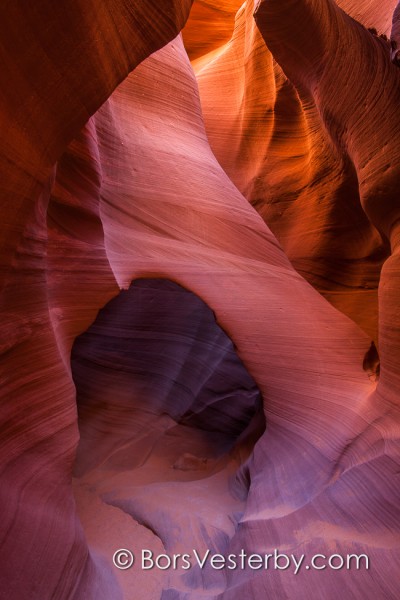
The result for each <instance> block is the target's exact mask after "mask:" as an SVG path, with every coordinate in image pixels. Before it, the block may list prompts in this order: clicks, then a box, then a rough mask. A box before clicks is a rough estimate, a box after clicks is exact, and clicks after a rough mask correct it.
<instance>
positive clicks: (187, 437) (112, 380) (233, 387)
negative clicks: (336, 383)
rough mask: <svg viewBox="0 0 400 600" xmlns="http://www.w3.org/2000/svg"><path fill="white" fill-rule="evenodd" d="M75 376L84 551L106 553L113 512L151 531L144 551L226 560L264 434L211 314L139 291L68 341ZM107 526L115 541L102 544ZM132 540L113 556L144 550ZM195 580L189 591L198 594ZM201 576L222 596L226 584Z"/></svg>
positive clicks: (141, 286)
mask: <svg viewBox="0 0 400 600" xmlns="http://www.w3.org/2000/svg"><path fill="white" fill-rule="evenodd" d="M72 372H73V378H74V381H75V385H76V389H77V405H78V414H79V430H80V436H81V438H80V444H79V447H78V453H77V458H76V463H75V470H74V472H75V496H76V499H77V504H78V511H79V514H80V517H81V520H82V523H83V526H84V529H85V532H86V534H87V536H88V540H89V544H90V545H91V547H92V548H94V549H97V550H98V551H99V552H100V553H103V554H104V553H108V552H111V551H112V543H113V539H114V537H115V536H116V535H118V534H117V532H118V531H119V526H120V525H119V523H118V519H119V517H118V514H116V513H115V512H114V513H113V514H112V516H110V512H109V511H110V507H112V510H114V511H115V510H118V511H120V512H121V511H122V513H124V517H123V519H124V521H125V519H126V516H128V517H129V519H130V520H131V522H132V523H134V524H135V526H136V527H137V526H138V524H140V526H141V527H145V528H146V529H147V532H146V533H144V532H142V534H143V536H144V538H143V542H142V545H143V544H147V546H148V545H149V544H150V545H151V540H149V539H147V538H146V536H148V535H149V531H151V535H153V537H154V536H155V537H156V538H158V539H157V540H156V542H157V543H160V542H161V543H162V545H163V547H164V548H168V550H169V551H179V550H181V551H183V552H184V551H188V550H190V549H192V548H199V549H201V548H202V547H204V548H206V549H208V548H215V549H216V550H219V551H223V550H224V549H225V548H226V546H227V544H228V541H229V539H230V538H231V537H232V535H233V533H234V531H235V528H236V523H237V520H238V519H239V517H240V515H241V513H242V512H243V509H244V500H245V496H246V477H245V476H243V475H244V474H245V473H246V468H244V469H242V470H240V469H239V473H240V474H241V475H240V476H238V475H237V473H238V468H240V466H241V465H243V464H244V463H245V461H246V460H247V458H248V457H249V455H250V453H251V451H252V449H253V447H254V444H255V442H256V441H257V439H258V438H259V436H260V435H261V434H262V432H263V431H264V429H265V424H264V413H263V409H262V399H261V395H260V392H259V390H258V388H257V386H256V384H255V382H254V380H253V379H252V377H251V376H250V375H249V374H248V372H247V371H246V369H245V367H244V366H243V364H242V362H241V361H240V359H239V357H238V356H237V354H236V352H235V349H234V346H233V344H232V341H231V340H230V339H229V337H228V336H227V335H226V334H225V333H224V331H223V330H222V329H221V328H220V327H219V326H218V325H217V323H216V321H215V317H214V314H213V312H212V311H211V310H210V308H209V307H208V306H207V305H206V304H205V303H204V302H203V301H202V300H201V299H200V298H198V297H197V296H196V295H194V294H193V293H191V292H189V291H187V290H185V289H184V288H182V287H181V286H179V285H177V284H175V283H173V282H171V281H168V280H161V279H160V280H157V279H140V280H136V281H135V282H134V283H133V284H132V285H131V287H130V288H129V290H127V291H122V292H121V293H120V294H119V295H118V296H117V297H116V298H114V299H113V300H112V301H110V302H109V303H108V304H107V305H106V306H105V307H104V308H103V309H102V310H101V311H100V312H99V314H98V316H97V318H96V320H95V322H94V323H93V324H92V325H91V327H90V328H89V329H88V330H87V331H86V332H85V333H84V334H82V335H81V336H80V337H79V338H78V339H77V340H76V342H75V345H74V347H73V352H72ZM155 498H156V499H157V500H156V502H154V499H155ZM120 516H121V515H120ZM104 521H107V522H108V523H110V522H113V523H114V525H113V531H112V532H108V533H104V534H103V536H102V539H100V538H101V535H100V534H99V531H98V529H99V528H100V529H101V530H103V531H104V529H103V528H104ZM96 529H97V531H96ZM128 530H129V527H128ZM128 530H127V529H126V527H125V526H124V533H123V534H122V533H121V534H120V536H121V535H123V536H124V537H123V539H121V537H120V538H119V539H116V540H115V544H116V545H117V547H118V546H121V547H124V546H128V547H129V546H132V543H133V542H135V543H138V544H139V546H140V542H139V540H140V539H142V538H141V534H140V533H139V534H138V531H137V530H136V531H135V532H134V533H133V532H132V534H130V533H129V531H128ZM153 542H155V540H154V539H153ZM137 551H140V548H137ZM116 575H117V576H118V575H119V574H116ZM160 576H162V573H161V575H160ZM198 576H199V581H196V575H195V574H193V573H192V574H191V575H190V578H191V579H190V582H189V583H187V582H186V585H189V587H191V588H196V587H197V586H199V587H201V585H202V582H201V577H204V574H198ZM209 576H210V577H211V579H212V583H213V585H217V586H218V581H214V580H215V578H217V580H218V579H221V578H222V575H221V574H218V573H216V572H212V573H211V572H210V573H209ZM162 585H163V588H164V584H162ZM146 586H148V582H146ZM220 587H221V589H223V587H224V584H223V582H222V579H221V582H220ZM144 597H147V596H144ZM148 597H152V596H151V591H150V589H149V594H148Z"/></svg>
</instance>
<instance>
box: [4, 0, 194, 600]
mask: <svg viewBox="0 0 400 600" xmlns="http://www.w3.org/2000/svg"><path fill="white" fill-rule="evenodd" d="M190 4H191V3H190V2H189V1H188V2H184V1H181V0H176V1H161V2H158V1H157V2H140V1H138V2H133V3H130V2H124V1H122V0H120V1H116V0H114V1H104V2H102V3H100V5H99V3H98V2H90V1H89V2H87V1H86V0H85V1H84V2H83V1H79V0H77V1H75V2H74V3H73V5H71V3H70V2H63V1H61V2H58V3H57V6H56V7H55V6H54V3H51V2H47V1H45V0H39V1H38V2H35V3H33V4H30V5H27V4H26V3H22V2H18V1H17V2H5V3H3V4H2V6H1V9H0V11H1V18H0V28H1V34H0V35H1V50H0V52H1V64H2V69H1V74H0V78H1V83H0V87H1V96H0V127H1V132H2V148H1V152H0V174H1V181H2V186H1V206H2V209H1V210H2V224H3V227H2V236H1V237H2V245H1V272H2V291H1V314H2V317H1V351H2V354H1V382H2V386H1V387H2V389H1V391H2V397H3V400H2V407H1V422H2V436H1V478H2V479H1V488H0V489H1V504H2V520H1V521H2V522H1V535H0V539H1V582H0V590H1V591H0V594H1V595H2V598H13V599H14V598H15V599H16V600H22V599H26V598H32V599H37V600H39V599H40V600H43V599H44V598H57V599H58V598H60V599H61V598H79V599H82V600H86V599H89V598H96V599H99V598H104V599H107V600H109V599H110V598H120V597H121V593H120V592H119V591H118V590H119V588H118V584H117V582H116V580H115V576H114V575H113V572H112V569H111V567H110V566H108V565H107V564H104V560H103V559H99V558H98V557H96V556H95V555H93V554H89V553H88V546H87V542H86V540H85V537H84V533H83V531H82V527H81V525H80V523H79V520H78V519H77V516H76V509H75V502H74V498H73V494H72V488H71V470H72V464H73V461H74V458H75V451H76V446H77V442H78V427H77V418H76V402H75V388H74V385H73V382H72V379H71V372H70V365H69V354H70V348H71V346H72V342H73V339H74V338H75V336H76V335H78V334H79V333H81V332H82V331H83V330H85V329H86V328H87V327H88V325H89V324H90V322H91V321H92V320H93V319H94V318H95V315H96V313H97V311H98V310H99V308H101V307H102V306H103V305H104V303H105V302H106V301H107V300H108V299H109V298H110V297H111V296H112V295H113V294H116V293H117V291H118V288H117V286H116V284H115V278H114V277H113V274H112V272H111V270H110V268H109V264H108V261H107V258H106V254H105V252H104V243H103V234H102V225H101V220H100V218H99V206H98V199H99V198H98V193H99V177H100V175H101V174H100V171H99V169H98V168H97V166H98V165H97V163H96V153H97V146H96V143H95V142H94V140H93V139H91V138H90V131H88V132H87V133H83V134H81V135H80V137H79V138H78V139H77V140H76V141H75V142H74V143H73V144H72V149H70V150H69V151H68V152H67V153H66V154H65V155H64V156H63V158H62V160H61V161H60V163H59V165H58V166H57V167H56V166H55V162H56V161H57V160H58V159H59V158H60V156H61V155H62V153H63V152H64V150H65V148H66V146H67V144H68V143H69V142H70V140H71V139H72V138H73V137H74V136H76V135H78V134H79V130H80V129H81V128H82V127H83V125H84V124H85V122H86V121H87V119H88V117H89V116H90V115H91V114H93V113H94V112H95V111H96V110H97V109H98V108H99V107H100V105H101V104H102V103H103V102H104V101H105V100H106V99H107V97H108V96H109V95H110V93H111V92H112V91H113V89H114V88H115V86H116V85H117V84H118V83H119V82H120V81H121V80H122V79H123V78H124V77H125V76H126V75H127V74H128V73H129V72H130V71H131V70H132V68H133V67H135V66H136V65H137V64H138V63H139V62H140V61H141V60H143V59H144V58H145V57H146V56H148V55H149V54H151V52H153V51H154V50H156V49H158V48H160V47H161V46H163V45H164V44H165V43H166V42H168V41H169V40H170V39H172V38H173V37H175V36H176V34H177V33H178V31H179V30H180V29H181V27H182V26H183V24H184V22H185V18H186V17H187V14H188V12H189V8H190ZM83 57H84V60H83ZM85 136H87V138H88V143H87V144H86V143H84V142H83V138H85ZM71 152H76V154H77V155H78V160H77V161H75V162H74V163H73V165H72V171H71V170H70V171H69V173H68V175H67V174H66V171H68V163H69V164H70V165H71V158H70V155H71ZM86 165H88V167H87V168H85V167H86ZM56 172H58V173H59V174H60V177H61V183H60V184H59V185H62V182H63V179H62V178H63V177H64V176H65V177H66V178H67V179H66V181H65V180H64V184H65V187H63V192H64V196H63V197H62V198H61V200H60V202H59V204H58V207H54V209H55V212H56V215H55V216H56V222H57V227H55V228H54V230H53V228H52V227H51V228H50V230H48V228H47V223H46V212H47V206H48V201H49V192H50V188H51V186H52V183H53V181H54V178H55V174H56ZM58 217H60V218H61V224H59V223H58Z"/></svg>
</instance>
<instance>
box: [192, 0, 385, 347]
mask: <svg viewBox="0 0 400 600" xmlns="http://www.w3.org/2000/svg"><path fill="white" fill-rule="evenodd" d="M340 4H341V5H342V6H343V7H344V8H345V9H346V10H347V11H348V12H349V13H350V14H351V15H352V16H354V17H356V18H359V19H361V20H362V22H363V23H364V25H365V26H367V27H372V26H373V27H375V28H377V29H378V30H379V32H387V33H388V31H389V29H390V21H391V15H392V11H393V7H394V4H395V3H394V2H393V0H391V1H386V2H383V3H382V2H357V3H355V2H348V1H347V2H341V3H340ZM254 8H255V4H254V3H253V2H251V1H249V2H246V3H244V4H243V6H242V8H241V9H240V10H239V11H238V13H237V16H236V26H235V30H234V33H233V36H232V39H231V40H230V41H229V42H228V43H226V44H225V45H223V46H219V47H218V48H217V47H214V48H213V52H210V54H208V55H204V56H203V57H201V58H198V59H197V60H196V61H194V65H193V66H194V69H195V71H196V74H197V79H198V82H199V89H200V95H201V102H202V109H203V115H204V119H205V124H206V130H207V135H208V138H209V140H210V144H211V147H212V149H213V151H214V153H215V155H216V157H217V158H218V160H219V162H220V163H221V165H222V166H223V168H224V169H225V171H226V172H227V174H228V175H229V177H230V178H231V179H232V181H233V182H234V183H235V184H236V185H237V187H238V188H239V189H240V191H241V192H242V193H243V194H244V195H245V197H246V198H247V199H248V200H249V201H250V202H251V204H252V205H253V206H254V207H255V208H256V209H257V211H258V212H259V213H260V214H261V216H262V217H263V218H264V220H265V221H266V223H267V224H268V226H269V227H270V228H271V229H272V231H273V233H274V234H275V235H276V236H277V238H278V239H279V241H280V242H281V244H282V246H283V248H284V250H285V252H286V254H287V256H288V257H289V258H290V260H291V262H292V264H293V265H294V267H295V268H296V270H297V271H298V272H299V273H301V275H302V276H303V277H305V278H306V279H307V280H308V281H309V282H310V283H311V284H312V285H314V286H315V287H316V288H317V289H318V290H319V291H320V292H321V293H322V294H323V295H324V296H325V297H326V298H327V299H328V300H329V301H330V302H332V304H333V305H334V306H336V307H337V308H339V310H341V311H342V312H344V313H345V314H347V315H349V316H350V317H351V318H352V319H353V320H355V321H356V322H357V323H358V324H359V325H360V326H361V327H362V328H363V329H364V330H365V331H366V332H367V333H368V334H369V335H370V336H371V337H372V338H373V339H375V341H377V287H378V282H379V273H380V269H381V266H382V262H383V260H384V259H385V258H386V257H387V256H388V253H389V249H388V245H387V243H386V242H385V241H382V239H381V237H380V236H379V234H378V233H377V231H376V229H375V227H374V226H373V225H371V223H370V222H369V221H368V219H367V218H366V216H365V214H364V212H363V211H362V209H361V207H360V200H359V192H358V183H357V177H356V173H355V171H354V166H353V164H352V163H351V161H349V160H348V157H347V155H346V154H344V153H343V152H342V151H341V150H340V148H339V149H337V148H336V147H335V146H334V145H333V144H332V141H331V138H330V136H329V135H327V132H326V129H325V127H324V121H323V120H322V121H321V119H320V117H319V115H318V110H317V108H316V106H315V99H314V98H313V96H312V94H310V92H309V90H306V89H304V87H299V86H298V87H297V89H296V88H295V87H294V86H293V84H292V82H291V81H289V80H288V78H287V77H286V75H287V73H286V75H285V73H284V72H283V71H282V68H281V66H280V64H278V63H279V60H278V63H277V62H276V61H275V60H274V58H273V56H272V55H271V52H270V49H269V47H267V46H268V45H266V44H265V43H264V41H263V39H262V37H261V35H260V33H259V31H258V29H257V27H256V24H255V22H254V19H253V12H254ZM285 10H293V9H292V7H289V8H284V9H283V11H285ZM286 20H287V19H286V17H285V18H284V19H282V20H281V21H280V22H279V28H280V29H285V28H286ZM302 24H303V21H302ZM189 25H190V21H189ZM274 27H278V25H277V24H276V23H274ZM286 35H287V36H290V32H289V31H288V32H287V34H286ZM307 35H308V28H305V29H304V31H303V33H302V37H301V45H303V44H304V43H305V37H306V36H307ZM328 40H329V38H327V43H329V42H328ZM309 43H310V44H312V45H313V47H315V48H317V47H318V42H317V39H316V38H314V37H312V38H310V39H309ZM381 43H382V44H383V42H381ZM296 44H297V40H296V39H295V38H292V46H291V48H292V50H291V51H292V52H293V60H294V61H297V60H300V59H301V57H300V56H299V52H298V50H297V46H296ZM299 44H300V42H299ZM284 71H285V69H284ZM289 79H290V77H289ZM363 110H365V107H363Z"/></svg>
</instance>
